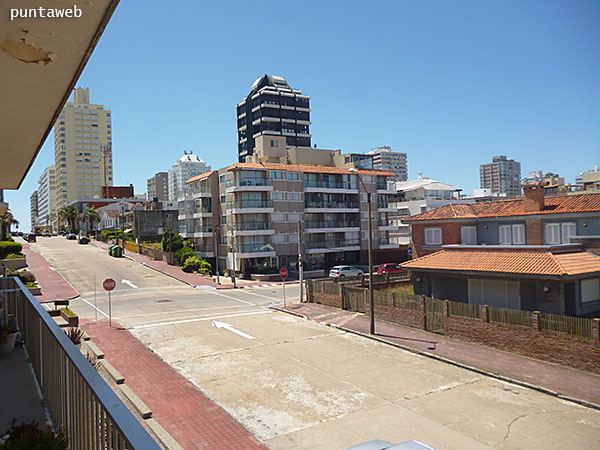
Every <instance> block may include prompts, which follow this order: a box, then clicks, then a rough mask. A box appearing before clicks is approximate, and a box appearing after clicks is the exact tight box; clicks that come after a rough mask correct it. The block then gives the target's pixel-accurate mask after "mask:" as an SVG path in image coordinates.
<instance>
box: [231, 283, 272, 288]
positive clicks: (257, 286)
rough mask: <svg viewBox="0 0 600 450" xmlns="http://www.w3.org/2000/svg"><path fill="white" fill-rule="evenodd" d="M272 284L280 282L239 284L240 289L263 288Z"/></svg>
mask: <svg viewBox="0 0 600 450" xmlns="http://www.w3.org/2000/svg"><path fill="white" fill-rule="evenodd" d="M273 286H281V283H264V284H253V285H251V286H240V289H253V288H264V287H273Z"/></svg>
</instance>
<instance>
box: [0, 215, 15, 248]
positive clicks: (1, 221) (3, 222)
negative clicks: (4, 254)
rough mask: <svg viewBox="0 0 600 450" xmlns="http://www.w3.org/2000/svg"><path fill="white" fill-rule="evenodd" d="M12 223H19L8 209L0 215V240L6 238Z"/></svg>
mask: <svg viewBox="0 0 600 450" xmlns="http://www.w3.org/2000/svg"><path fill="white" fill-rule="evenodd" d="M13 225H19V221H18V220H17V219H15V218H14V217H13V215H12V213H11V212H10V211H6V212H5V213H4V214H2V215H1V216H0V241H3V240H4V239H6V238H7V234H8V231H10V227H11V226H13Z"/></svg>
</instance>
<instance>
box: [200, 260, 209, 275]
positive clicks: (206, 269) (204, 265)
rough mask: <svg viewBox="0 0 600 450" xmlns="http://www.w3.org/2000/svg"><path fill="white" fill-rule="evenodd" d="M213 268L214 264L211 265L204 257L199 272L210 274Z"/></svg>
mask: <svg viewBox="0 0 600 450" xmlns="http://www.w3.org/2000/svg"><path fill="white" fill-rule="evenodd" d="M211 270H212V266H211V265H210V263H209V262H208V261H206V260H204V259H203V260H202V262H201V263H200V268H199V269H198V272H200V273H201V274H202V275H210V272H211Z"/></svg>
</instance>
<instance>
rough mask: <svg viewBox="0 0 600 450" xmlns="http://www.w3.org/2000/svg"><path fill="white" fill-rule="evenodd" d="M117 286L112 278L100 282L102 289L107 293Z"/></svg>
mask: <svg viewBox="0 0 600 450" xmlns="http://www.w3.org/2000/svg"><path fill="white" fill-rule="evenodd" d="M116 286H117V282H116V281H115V280H113V279H112V278H107V279H106V280H104V281H103V282H102V287H103V288H104V289H105V290H107V291H112V290H113V289H114V288H115V287H116Z"/></svg>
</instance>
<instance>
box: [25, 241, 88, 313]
mask: <svg viewBox="0 0 600 450" xmlns="http://www.w3.org/2000/svg"><path fill="white" fill-rule="evenodd" d="M23 254H24V255H25V256H26V257H27V266H28V269H29V270H30V271H31V272H33V274H34V275H35V279H36V281H37V282H38V284H39V285H40V287H41V288H42V294H41V295H36V296H35V298H37V299H38V301H40V302H42V303H43V302H50V301H53V300H65V299H71V298H75V297H77V296H79V292H77V291H76V290H75V289H74V288H73V286H71V285H70V284H69V282H68V281H67V280H65V279H64V278H63V276H62V275H61V274H60V273H58V272H57V271H56V270H54V268H53V267H52V266H51V265H50V263H49V262H48V261H46V259H45V258H44V257H43V256H42V255H40V254H39V253H38V252H36V251H35V250H34V249H33V248H31V246H30V245H29V244H23Z"/></svg>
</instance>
